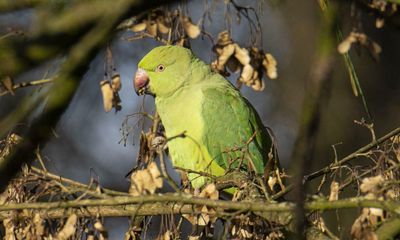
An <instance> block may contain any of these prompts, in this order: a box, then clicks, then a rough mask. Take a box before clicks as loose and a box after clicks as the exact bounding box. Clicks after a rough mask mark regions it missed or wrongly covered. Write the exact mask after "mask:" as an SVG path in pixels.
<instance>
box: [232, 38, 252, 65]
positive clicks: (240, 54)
mask: <svg viewBox="0 0 400 240" xmlns="http://www.w3.org/2000/svg"><path fill="white" fill-rule="evenodd" d="M234 46H235V58H236V59H237V60H238V61H239V62H240V63H241V64H242V65H248V64H249V63H250V60H251V58H250V55H249V51H247V49H245V48H241V47H240V46H239V45H238V44H236V43H235V44H234Z"/></svg>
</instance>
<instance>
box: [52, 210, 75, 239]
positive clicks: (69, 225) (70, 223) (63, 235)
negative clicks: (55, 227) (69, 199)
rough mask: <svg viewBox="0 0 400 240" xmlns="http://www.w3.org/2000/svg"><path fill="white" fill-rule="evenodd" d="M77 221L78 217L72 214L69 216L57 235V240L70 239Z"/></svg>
mask: <svg viewBox="0 0 400 240" xmlns="http://www.w3.org/2000/svg"><path fill="white" fill-rule="evenodd" d="M77 221H78V216H77V215H76V214H75V213H73V214H71V215H70V216H69V217H68V219H67V222H66V223H65V225H64V227H63V228H62V229H61V231H60V232H59V233H58V234H57V239H58V240H67V239H68V238H70V237H72V236H73V235H74V234H75V232H76V226H75V225H76V222H77Z"/></svg>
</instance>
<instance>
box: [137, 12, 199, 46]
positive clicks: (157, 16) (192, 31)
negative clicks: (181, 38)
mask: <svg viewBox="0 0 400 240" xmlns="http://www.w3.org/2000/svg"><path fill="white" fill-rule="evenodd" d="M175 22H178V23H180V24H181V26H182V28H183V29H184V31H185V33H186V35H187V36H188V37H189V38H192V39H193V38H197V37H198V36H199V35H200V33H201V30H200V28H199V26H198V25H197V24H194V23H193V22H192V20H191V18H190V17H187V16H181V14H180V13H179V11H177V10H176V11H174V12H171V11H166V10H161V9H157V10H153V11H151V12H149V13H148V14H147V15H145V16H144V17H142V18H139V19H137V20H136V23H135V24H134V25H132V27H131V28H130V30H131V31H133V32H135V33H146V34H148V35H149V36H151V37H159V36H160V35H162V34H171V32H172V30H173V28H174V25H173V23H175Z"/></svg>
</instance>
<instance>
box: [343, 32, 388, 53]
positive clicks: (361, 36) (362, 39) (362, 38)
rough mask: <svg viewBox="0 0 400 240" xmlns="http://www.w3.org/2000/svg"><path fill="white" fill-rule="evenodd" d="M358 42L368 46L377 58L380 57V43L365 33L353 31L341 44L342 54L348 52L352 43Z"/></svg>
mask: <svg viewBox="0 0 400 240" xmlns="http://www.w3.org/2000/svg"><path fill="white" fill-rule="evenodd" d="M354 43H357V44H359V45H361V46H363V47H365V48H367V49H368V50H369V52H370V54H371V56H372V57H373V58H374V59H375V60H378V59H379V54H380V53H381V52H382V48H381V46H379V44H378V43H376V42H375V41H373V40H371V39H370V38H369V37H368V36H367V35H366V34H365V33H360V32H356V31H352V32H351V33H350V34H349V35H348V36H347V37H346V38H345V39H344V40H343V41H342V42H341V43H340V44H339V45H338V51H339V53H341V54H345V53H347V52H348V51H349V50H350V48H351V46H352V44H354Z"/></svg>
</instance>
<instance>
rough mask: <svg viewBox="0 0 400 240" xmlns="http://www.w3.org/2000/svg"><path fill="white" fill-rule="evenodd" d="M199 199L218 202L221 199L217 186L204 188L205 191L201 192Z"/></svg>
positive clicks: (209, 185)
mask: <svg viewBox="0 0 400 240" xmlns="http://www.w3.org/2000/svg"><path fill="white" fill-rule="evenodd" d="M199 197H203V198H209V199H215V200H217V199H218V198H219V192H218V190H217V188H216V186H215V184H213V183H211V184H208V185H207V186H205V187H204V188H203V190H202V191H201V192H200V195H199Z"/></svg>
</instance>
